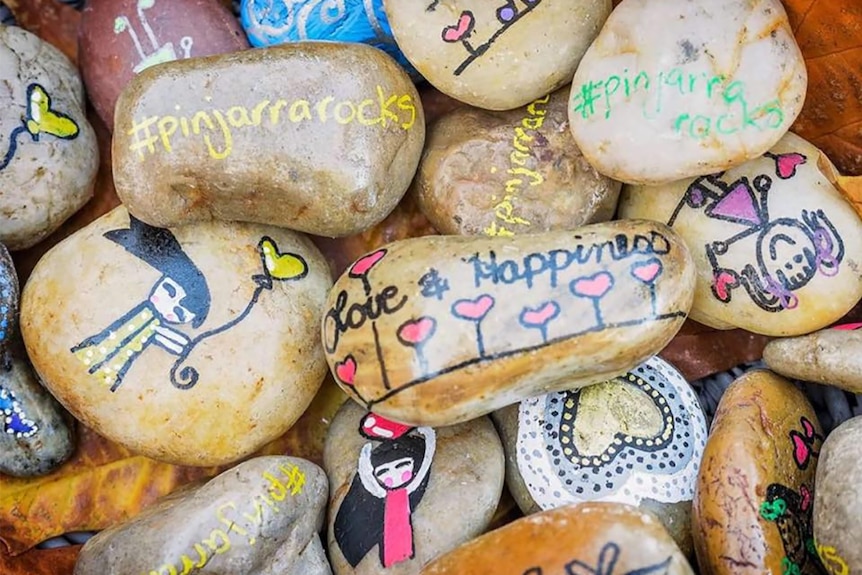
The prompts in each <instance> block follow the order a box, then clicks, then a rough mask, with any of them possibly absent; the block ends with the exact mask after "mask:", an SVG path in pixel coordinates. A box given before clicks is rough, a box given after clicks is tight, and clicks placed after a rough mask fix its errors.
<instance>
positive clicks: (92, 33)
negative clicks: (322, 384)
mask: <svg viewBox="0 0 862 575" xmlns="http://www.w3.org/2000/svg"><path fill="white" fill-rule="evenodd" d="M246 48H248V41H247V40H246V37H245V34H243V32H242V27H241V26H240V24H239V22H238V21H237V19H236V18H235V17H234V15H233V14H232V13H231V11H230V9H229V8H227V7H226V6H224V4H223V3H222V2H221V0H88V1H87V4H86V6H85V7H84V9H83V11H82V12H81V27H80V31H79V34H78V56H79V60H80V64H81V73H82V75H83V77H84V82H85V83H86V84H87V95H88V96H89V97H90V101H91V102H92V103H93V107H94V108H95V109H96V112H97V113H98V114H99V116H100V117H101V118H102V120H103V121H104V122H105V124H106V125H107V126H108V128H109V129H113V126H114V106H115V105H116V102H117V98H118V97H119V96H120V92H122V90H123V88H124V87H125V86H126V84H128V83H129V82H130V81H131V79H132V78H133V77H134V76H135V74H137V73H139V72H141V71H142V70H145V69H147V68H149V67H152V66H156V65H159V64H163V63H165V62H170V61H172V60H177V59H183V58H199V57H201V56H210V55H212V54H222V53H225V52H236V51H238V50H244V49H246Z"/></svg>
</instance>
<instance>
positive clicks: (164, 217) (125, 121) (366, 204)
mask: <svg viewBox="0 0 862 575" xmlns="http://www.w3.org/2000/svg"><path fill="white" fill-rule="evenodd" d="M116 110H117V113H116V119H115V127H114V140H113V153H114V156H113V164H114V182H115V184H116V186H117V194H118V195H119V196H120V198H121V199H122V200H123V203H125V204H126V205H127V207H128V209H129V211H130V212H131V213H133V214H135V215H136V216H138V217H139V218H140V219H142V220H144V221H146V222H147V223H149V224H152V225H155V226H161V227H173V226H177V225H182V224H188V223H191V222H196V221H203V220H209V219H222V220H241V221H249V222H258V223H263V224H269V225H277V226H282V227H288V228H291V229H296V230H300V231H304V232H309V233H314V234H318V235H325V236H346V235H350V234H355V233H358V232H361V231H364V230H366V229H368V228H370V227H372V226H373V225H375V224H377V223H378V222H380V221H381V220H383V219H384V218H385V217H386V215H387V214H389V212H391V211H392V210H393V209H394V208H395V206H396V205H397V204H398V201H399V200H400V199H401V197H402V196H403V195H404V192H405V191H406V190H407V187H408V186H409V185H410V181H411V180H412V178H413V175H414V173H415V172H416V166H417V165H418V163H419V156H420V155H421V153H422V145H423V143H424V141H425V120H424V116H423V111H422V104H421V102H420V100H419V94H418V92H417V91H416V87H415V86H414V85H413V82H411V81H410V78H409V77H408V76H407V74H406V72H404V71H403V70H402V69H401V67H400V66H398V64H396V63H395V62H394V61H393V60H392V59H391V58H390V57H389V56H387V55H386V54H384V53H383V52H381V51H380V50H377V49H376V48H372V47H370V46H366V45H364V44H340V43H328V42H308V43H291V44H286V45H282V46H275V47H272V48H259V49H255V50H248V51H245V52H240V53H235V54H227V55H220V56H210V57H207V58H191V59H188V60H178V61H173V62H168V63H165V64H161V65H159V66H154V67H152V68H148V69H146V70H144V71H143V72H141V73H140V74H139V75H138V76H136V77H135V78H134V79H133V80H132V81H131V82H130V83H129V85H128V86H127V87H126V88H125V89H124V91H123V93H122V94H121V96H120V99H119V100H118V101H117V108H116Z"/></svg>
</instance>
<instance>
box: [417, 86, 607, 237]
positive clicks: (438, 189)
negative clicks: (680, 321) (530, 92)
mask: <svg viewBox="0 0 862 575" xmlns="http://www.w3.org/2000/svg"><path fill="white" fill-rule="evenodd" d="M566 105H567V92H566V91H565V90H558V91H557V92H555V93H554V94H552V95H546V96H543V97H541V98H539V99H537V100H535V101H534V102H532V103H531V104H530V105H528V106H526V107H524V108H520V109H518V110H512V111H510V112H486V111H484V110H478V109H476V108H466V107H465V108H460V109H458V110H455V111H454V112H452V113H450V114H448V115H446V116H445V117H443V118H441V119H440V120H438V121H437V122H435V123H434V124H433V125H432V127H431V128H429V136H428V141H427V143H426V145H425V151H424V153H423V156H422V161H421V162H420V164H419V172H418V174H417V178H416V180H415V182H414V187H415V190H416V194H417V197H418V200H419V204H420V207H421V209H422V211H423V212H424V213H425V214H426V215H427V216H428V219H429V220H431V223H433V224H434V227H436V228H437V229H438V230H440V231H441V232H443V233H446V234H463V235H478V234H485V235H488V236H512V235H518V234H525V233H537V232H547V231H551V230H571V229H574V228H576V227H578V226H583V225H585V224H590V223H593V222H603V221H607V220H609V219H611V218H612V217H613V215H614V212H615V211H616V207H617V198H618V197H619V192H620V187H621V186H620V184H619V183H618V182H614V181H613V180H611V179H609V178H606V177H604V176H602V175H601V174H599V173H598V172H596V171H595V169H594V168H593V167H592V166H590V165H589V164H588V163H587V161H586V160H584V157H583V156H582V155H581V153H580V151H578V147H577V146H576V145H575V143H574V141H573V140H572V135H571V133H570V132H569V130H568V117H567V114H566Z"/></svg>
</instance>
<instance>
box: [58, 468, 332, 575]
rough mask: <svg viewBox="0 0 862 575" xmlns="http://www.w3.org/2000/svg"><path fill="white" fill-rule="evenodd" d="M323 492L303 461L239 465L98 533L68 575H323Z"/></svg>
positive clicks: (322, 482)
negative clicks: (72, 572) (174, 574)
mask: <svg viewBox="0 0 862 575" xmlns="http://www.w3.org/2000/svg"><path fill="white" fill-rule="evenodd" d="M327 487H328V484H327V482H326V475H324V473H323V470H322V469H320V468H319V467H318V466H316V465H314V464H313V463H311V462H309V461H306V460H304V459H298V458H295V457H281V456H271V457H258V458H255V459H252V460H250V461H246V462H245V463H242V464H240V465H238V466H236V467H234V468H233V469H230V470H228V471H225V472H224V473H222V474H221V475H219V476H218V477H216V478H215V479H212V480H210V481H209V482H208V483H207V484H206V485H204V486H202V487H199V488H196V489H192V490H184V491H181V492H180V493H175V494H172V495H169V496H167V497H166V498H164V499H163V500H161V501H160V502H157V503H156V504H154V505H152V506H150V507H148V508H147V509H146V510H144V511H143V512H142V513H141V514H140V515H138V516H136V517H135V518H133V519H132V520H130V521H128V522H126V523H123V524H120V525H117V526H114V527H111V528H109V529H106V530H105V531H102V532H101V533H99V534H98V535H96V536H95V537H93V538H92V539H90V540H89V541H88V542H87V543H86V545H84V547H83V548H82V549H81V554H80V556H79V557H78V563H77V565H75V575H96V574H98V575H103V574H120V573H169V572H170V573H180V572H182V571H184V572H187V573H189V572H192V571H193V572H195V573H201V574H204V575H205V574H211V575H219V574H223V573H230V574H231V575H328V574H329V573H331V571H330V569H329V565H328V564H327V562H326V556H325V555H324V551H323V546H322V545H321V542H320V536H319V535H318V531H319V530H320V528H321V526H322V525H323V518H324V515H325V513H326V495H327Z"/></svg>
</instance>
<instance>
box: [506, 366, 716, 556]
mask: <svg viewBox="0 0 862 575" xmlns="http://www.w3.org/2000/svg"><path fill="white" fill-rule="evenodd" d="M494 420H495V421H496V422H497V424H498V428H499V429H500V433H501V435H502V438H503V445H504V447H505V449H506V485H507V487H508V488H509V491H510V492H511V493H512V496H513V497H514V498H515V501H516V502H517V503H518V506H519V507H520V508H521V510H522V511H524V513H535V512H536V511H541V510H545V509H554V508H557V507H561V506H563V505H566V504H569V503H581V502H584V501H612V502H617V503H627V504H629V505H635V506H640V507H641V508H642V509H644V510H646V511H652V512H653V513H654V514H655V515H656V516H657V517H658V518H659V519H661V521H662V523H663V524H664V525H665V527H666V528H667V529H668V532H669V533H670V534H671V535H672V536H673V538H674V539H675V540H676V542H677V545H679V546H680V549H681V550H682V551H683V553H684V554H685V555H686V556H689V557H693V556H694V547H693V544H692V540H691V500H692V497H693V496H694V486H695V483H696V481H697V472H698V469H700V460H701V457H703V448H704V445H705V444H706V433H707V429H706V419H705V417H704V414H703V410H702V409H701V407H700V403H699V402H698V400H697V396H696V395H695V393H694V391H693V390H692V389H691V387H690V386H689V384H688V382H686V381H685V379H684V378H683V377H682V375H681V374H680V373H679V372H678V371H677V370H676V369H675V368H674V367H673V366H672V365H670V364H669V363H667V362H665V361H664V360H662V359H660V358H658V357H651V358H650V359H648V360H647V361H646V362H644V363H642V364H641V365H639V366H637V367H635V368H634V369H632V370H630V371H629V372H628V373H626V374H625V375H623V376H620V377H618V378H616V379H613V380H610V381H607V382H604V383H599V384H596V385H591V386H589V387H585V388H582V389H575V390H571V391H561V392H557V393H551V394H548V395H543V396H539V397H533V398H530V399H525V400H524V401H522V402H521V403H520V404H519V405H513V406H509V407H506V408H504V409H501V410H500V411H498V412H496V413H495V414H494Z"/></svg>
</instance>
